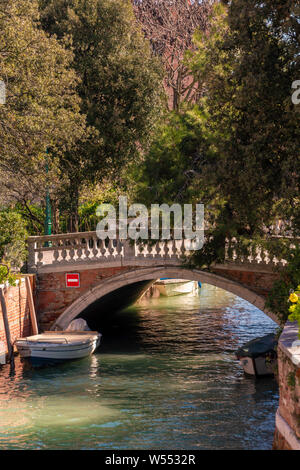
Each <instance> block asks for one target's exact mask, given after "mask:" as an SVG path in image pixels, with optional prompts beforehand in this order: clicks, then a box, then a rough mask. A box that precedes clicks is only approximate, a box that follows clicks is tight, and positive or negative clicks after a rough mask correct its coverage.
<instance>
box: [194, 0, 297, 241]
mask: <svg viewBox="0 0 300 470" xmlns="http://www.w3.org/2000/svg"><path fill="white" fill-rule="evenodd" d="M282 3H283V4H282ZM293 13H294V12H293V2H290V1H286V2H281V3H280V4H279V3H278V2H269V1H265V2H249V1H248V0H233V1H232V2H230V5H229V7H228V8H226V7H223V6H221V5H217V7H216V9H215V17H214V18H213V19H212V27H211V32H210V34H209V35H204V34H200V33H199V34H198V35H196V36H195V42H196V45H197V51H196V52H195V54H194V55H193V56H192V57H191V67H192V69H193V70H194V71H195V73H199V74H202V75H204V76H205V80H206V87H207V93H206V96H205V98H204V99H203V100H202V106H203V108H204V109H205V110H206V114H207V116H208V118H207V126H208V132H209V133H210V134H211V135H212V137H213V141H214V144H213V145H214V148H215V159H214V160H211V161H210V165H209V167H208V170H209V171H207V172H206V173H205V175H206V176H207V177H208V178H209V181H210V182H211V184H214V185H217V186H218V188H219V191H220V193H221V194H222V195H223V196H224V198H225V199H226V201H227V204H228V206H229V208H230V209H231V212H232V221H233V223H237V224H238V225H240V226H241V227H245V228H246V229H247V230H249V231H250V232H251V233H252V234H253V233H255V232H257V233H259V232H262V230H263V227H264V226H265V225H267V226H268V225H269V224H271V222H272V220H273V219H274V217H275V216H279V217H280V216H281V217H282V218H284V220H287V218H288V217H287V212H286V208H287V206H288V204H285V205H284V204H283V206H284V209H283V206H282V207H280V204H277V202H278V201H282V200H284V201H286V202H287V201H289V205H290V206H293V207H295V205H296V201H297V200H298V198H299V192H298V191H299V166H300V165H299V164H300V156H299V145H298V144H297V142H298V141H299V126H298V122H297V121H298V119H297V116H298V114H297V110H296V107H295V106H294V105H293V104H292V102H291V84H292V82H293V80H295V79H296V75H297V70H298V68H297V66H296V63H295V54H296V53H298V54H299V44H298V45H297V47H296V42H294V41H292V39H290V38H289V37H288V35H286V34H285V31H286V28H285V26H286V15H287V14H290V15H293ZM293 28H295V29H294V33H296V31H297V29H296V25H295V24H294V23H293V24H292V25H290V30H289V32H290V35H291V38H292V33H293ZM209 172H210V173H211V174H209ZM280 208H281V209H282V211H280ZM289 212H290V213H289V214H288V215H291V216H292V211H289ZM294 212H295V211H294ZM292 218H293V221H294V222H295V224H294V229H296V217H295V214H294V215H293V217H292Z"/></svg>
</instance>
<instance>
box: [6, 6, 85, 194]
mask: <svg viewBox="0 0 300 470" xmlns="http://www.w3.org/2000/svg"><path fill="white" fill-rule="evenodd" d="M72 57H73V56H72V52H71V51H67V50H66V49H65V48H64V47H63V46H62V45H61V44H59V42H58V41H57V40H56V39H55V37H49V36H48V35H47V34H46V33H45V32H44V31H43V30H42V29H41V28H40V25H39V12H38V2H37V0H14V1H10V0H2V1H1V11H0V79H2V80H4V81H5V83H6V89H7V100H6V104H5V105H4V106H0V172H1V186H2V188H5V193H6V195H8V194H9V195H10V196H11V197H13V198H15V199H17V200H18V199H19V200H20V199H23V198H24V197H25V199H26V200H28V199H27V195H28V194H30V196H31V197H32V195H33V194H34V195H35V196H36V197H40V196H41V195H42V196H43V194H44V191H45V166H44V153H45V149H46V147H47V146H50V147H51V148H52V150H53V152H54V151H55V153H56V154H57V155H59V154H61V152H65V151H66V150H67V149H70V148H73V147H74V146H75V145H76V141H77V140H78V139H79V138H80V137H81V136H82V135H83V134H84V133H85V119H84V116H82V115H81V114H80V100H79V97H78V95H77V93H76V86H77V83H78V79H77V77H76V75H75V72H74V71H72V70H71V68H70V64H71V61H72ZM56 163H57V160H55V159H53V160H52V164H51V168H50V170H51V171H50V175H51V177H52V180H53V181H52V184H53V186H54V185H55V178H56V177H57V171H58V170H57V166H56V165H55V164H56ZM2 188H1V189H2Z"/></svg>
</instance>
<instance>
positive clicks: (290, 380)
mask: <svg viewBox="0 0 300 470" xmlns="http://www.w3.org/2000/svg"><path fill="white" fill-rule="evenodd" d="M287 384H288V386H289V387H291V388H292V389H294V388H295V386H296V376H295V372H290V373H289V374H288V377H287Z"/></svg>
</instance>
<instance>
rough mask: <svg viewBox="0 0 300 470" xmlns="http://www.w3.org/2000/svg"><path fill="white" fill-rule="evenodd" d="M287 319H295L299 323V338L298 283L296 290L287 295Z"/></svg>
mask: <svg viewBox="0 0 300 470" xmlns="http://www.w3.org/2000/svg"><path fill="white" fill-rule="evenodd" d="M289 301H290V307H289V313H290V315H289V317H288V318H289V320H290V321H296V322H298V325H299V332H298V337H299V338H300V285H298V287H297V290H296V292H293V293H291V295H290V297H289Z"/></svg>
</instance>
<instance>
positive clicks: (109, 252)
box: [28, 232, 286, 272]
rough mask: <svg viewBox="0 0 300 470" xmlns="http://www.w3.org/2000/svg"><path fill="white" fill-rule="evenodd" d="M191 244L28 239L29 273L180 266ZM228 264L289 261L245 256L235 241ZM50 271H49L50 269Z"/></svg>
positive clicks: (84, 236) (253, 253)
mask: <svg viewBox="0 0 300 470" xmlns="http://www.w3.org/2000/svg"><path fill="white" fill-rule="evenodd" d="M190 248H191V242H190V240H164V241H158V242H156V243H153V242H152V243H151V242H150V243H149V242H147V241H145V242H144V243H138V242H134V241H132V240H120V239H116V240H105V241H103V240H100V239H99V238H98V237H97V234H96V232H81V233H66V234H60V235H49V236H38V237H29V238H28V249H29V257H28V270H29V272H36V271H39V270H42V271H44V270H45V269H46V268H51V269H53V270H56V268H59V267H66V266H68V268H69V267H70V268H71V267H72V266H73V267H74V268H75V267H78V268H79V267H82V266H83V265H86V264H87V265H89V266H90V265H98V264H105V265H107V264H110V265H113V266H129V265H140V266H145V265H148V264H152V265H154V264H171V265H176V264H177V265H180V264H182V263H183V260H184V258H185V257H186V256H188V255H189V254H190V253H191V251H190ZM224 261H225V263H226V264H234V265H236V264H238V265H247V266H249V265H260V266H268V267H269V268H271V267H274V266H277V265H279V266H283V265H284V264H285V263H286V261H284V260H278V259H276V258H275V257H271V256H270V255H269V254H268V253H267V252H266V251H264V249H263V248H259V247H258V248H257V247H256V248H251V247H250V249H249V250H248V252H247V253H246V254H244V253H242V252H241V250H240V248H239V245H238V243H237V241H236V240H235V239H232V240H228V241H227V243H226V247H225V260H224ZM47 270H48V269H47Z"/></svg>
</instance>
